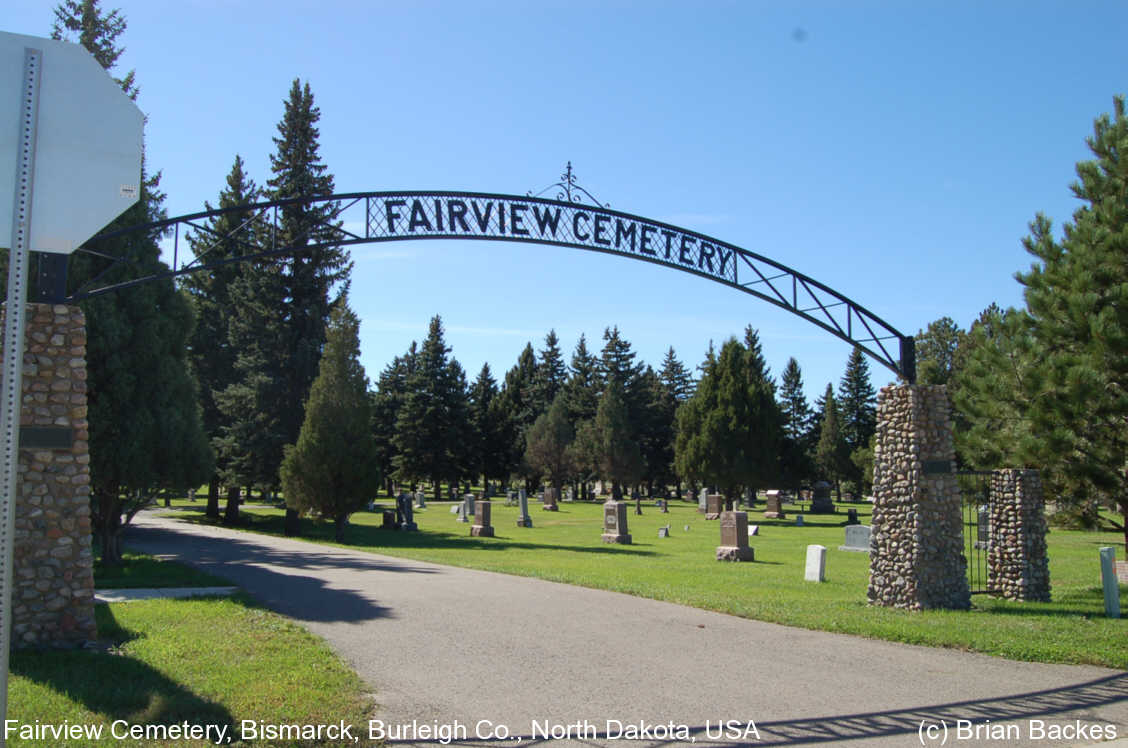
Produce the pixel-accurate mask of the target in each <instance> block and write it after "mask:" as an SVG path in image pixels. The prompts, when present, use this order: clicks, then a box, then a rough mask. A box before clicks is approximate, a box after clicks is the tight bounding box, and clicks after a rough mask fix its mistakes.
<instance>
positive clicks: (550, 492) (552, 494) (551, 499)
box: [541, 486, 560, 512]
mask: <svg viewBox="0 0 1128 748" xmlns="http://www.w3.org/2000/svg"><path fill="white" fill-rule="evenodd" d="M559 493H560V492H559V491H557V490H556V488H555V487H554V486H549V487H548V488H546V489H544V503H543V504H542V505H541V509H543V510H544V511H546V512H556V511H559V510H560V507H558V506H557V505H556V499H557V498H558V496H559Z"/></svg>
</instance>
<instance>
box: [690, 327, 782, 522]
mask: <svg viewBox="0 0 1128 748" xmlns="http://www.w3.org/2000/svg"><path fill="white" fill-rule="evenodd" d="M749 353H750V352H749V349H747V348H745V347H744V346H743V345H742V344H741V343H740V342H739V341H737V340H736V339H735V338H730V339H729V340H728V341H727V342H725V344H724V345H723V346H721V352H720V354H719V355H717V356H714V357H713V358H712V359H710V358H709V357H707V358H706V360H705V362H704V364H703V365H702V369H703V371H704V374H703V376H702V377H701V380H700V381H699V382H698V383H697V392H696V393H694V395H693V396H692V397H691V398H689V400H687V401H686V402H685V403H684V404H683V405H682V406H681V407H680V408H679V409H678V414H677V430H678V435H677V442H676V444H675V450H674V452H675V463H676V465H677V469H678V473H679V474H681V475H682V476H683V477H685V478H688V479H690V480H700V481H703V482H706V483H710V484H713V485H716V486H717V487H718V488H719V489H720V490H721V492H722V493H723V494H724V496H725V504H726V506H727V507H728V508H729V509H731V508H732V506H733V504H734V502H735V501H736V500H737V498H738V497H739V495H740V489H741V488H742V487H747V488H750V489H752V490H756V489H757V488H759V487H762V486H763V485H765V483H767V482H768V481H770V480H773V479H774V478H775V477H776V476H777V474H778V473H777V470H778V468H777V465H776V462H775V456H776V444H777V441H778V433H779V431H778V430H779V416H778V414H777V413H776V412H775V408H774V405H775V403H774V401H771V406H770V407H767V408H765V407H763V403H764V400H763V396H764V394H765V392H766V391H767V390H768V389H769V388H768V386H767V383H766V382H765V381H764V380H763V378H762V376H758V375H753V374H752V373H750V369H751V368H752V366H751V365H753V364H754V361H755V357H754V356H750V355H749ZM757 374H759V373H757ZM770 400H771V398H770V396H769V401H770Z"/></svg>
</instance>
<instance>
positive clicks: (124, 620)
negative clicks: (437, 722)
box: [7, 554, 372, 746]
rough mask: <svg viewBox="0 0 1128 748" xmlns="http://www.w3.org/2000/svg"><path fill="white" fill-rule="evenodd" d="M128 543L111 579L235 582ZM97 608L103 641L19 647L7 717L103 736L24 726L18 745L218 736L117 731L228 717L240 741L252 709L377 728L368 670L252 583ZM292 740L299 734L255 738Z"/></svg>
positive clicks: (260, 714)
mask: <svg viewBox="0 0 1128 748" xmlns="http://www.w3.org/2000/svg"><path fill="white" fill-rule="evenodd" d="M126 555H127V563H126V564H125V565H124V566H123V570H124V571H123V573H122V575H121V576H118V577H109V578H107V577H106V576H105V574H104V572H102V573H101V574H99V575H98V576H97V582H98V585H99V586H102V584H103V583H104V582H106V581H108V580H119V579H125V580H126V581H138V580H141V579H144V580H145V582H144V584H142V585H141V586H186V585H187V586H190V583H191V582H196V583H198V584H204V583H206V584H207V585H212V584H215V583H217V582H218V583H219V584H226V582H225V580H223V579H219V578H217V577H212V576H210V575H207V574H201V573H198V572H195V571H193V570H191V569H188V568H186V567H182V566H181V565H180V564H174V563H169V562H160V561H157V560H156V559H153V558H150V557H145V556H140V555H137V554H126ZM162 581H163V582H168V583H169V584H162V583H161V582H162ZM115 583H116V581H115ZM121 586H126V585H121ZM94 610H95V615H96V617H97V622H98V636H99V639H100V640H101V642H102V644H103V645H105V646H104V647H103V648H102V651H99V650H78V651H76V650H66V651H21V652H14V653H13V654H12V655H11V659H10V663H9V679H8V714H7V718H8V719H9V720H19V722H20V723H21V724H22V725H35V723H36V721H37V720H38V722H39V724H51V725H62V724H69V725H88V726H92V727H95V728H97V727H99V726H100V727H101V728H102V736H101V739H87V738H83V739H81V740H71V741H69V742H68V741H66V740H57V739H55V738H53V737H47V739H46V740H42V739H41V740H23V739H20V737H19V734H18V733H12V734H11V735H10V736H9V745H13V746H20V745H29V746H32V745H34V746H42V745H63V746H65V745H74V746H121V745H166V744H168V745H214V743H209V742H208V741H206V740H204V741H185V740H174V741H169V742H168V743H166V742H164V741H161V740H133V739H127V740H124V741H122V740H118V739H116V738H114V737H113V736H112V734H111V732H110V731H111V729H112V725H113V723H114V722H116V721H118V720H124V721H125V723H126V724H127V725H178V724H181V723H183V722H187V723H189V724H191V725H203V726H207V725H212V726H214V727H215V728H216V729H218V728H221V727H226V728H227V733H226V735H227V736H234V739H235V741H234V742H235V743H237V744H238V742H239V732H238V729H239V726H240V721H241V720H244V719H246V720H262V721H265V722H268V723H286V724H293V723H297V724H336V723H337V722H338V720H342V719H343V720H345V721H346V722H348V723H350V724H353V725H355V726H356V729H354V731H353V734H355V735H363V734H365V733H364V730H363V729H361V728H362V727H364V728H365V729H366V725H367V717H368V713H369V711H370V709H371V706H372V702H371V699H370V697H368V696H367V695H366V693H365V692H366V690H367V689H366V688H365V686H364V684H363V683H362V682H361V680H360V679H359V677H357V675H356V674H355V673H354V672H353V671H352V670H351V669H350V668H348V667H347V666H346V665H345V664H344V663H343V662H342V661H341V660H340V659H339V658H338V657H337V656H336V655H335V654H334V653H333V652H332V651H331V650H330V649H329V648H328V646H327V645H326V644H325V643H324V642H323V641H321V640H320V639H319V638H317V637H315V636H313V635H312V634H310V633H309V632H308V631H306V630H305V629H303V628H301V627H300V626H298V625H296V624H294V623H292V622H290V621H289V620H288V619H286V618H284V617H283V616H280V615H278V614H276V613H272V612H270V611H268V610H266V609H264V608H262V607H260V606H258V605H257V604H255V603H254V602H252V601H251V600H250V598H248V597H247V596H245V595H237V596H235V597H230V598H226V597H225V598H216V597H211V598H193V599H190V600H168V599H165V600H152V601H145V602H131V603H120V604H112V605H96V606H95V608H94ZM121 724H122V723H119V729H120V728H121ZM125 729H128V727H126V728H125ZM215 735H216V733H212V736H213V738H214V737H215ZM40 737H42V736H40ZM292 744H293V745H296V744H297V743H292V742H286V741H276V742H265V741H257V742H255V745H292ZM301 744H302V745H309V743H301ZM326 744H328V741H326Z"/></svg>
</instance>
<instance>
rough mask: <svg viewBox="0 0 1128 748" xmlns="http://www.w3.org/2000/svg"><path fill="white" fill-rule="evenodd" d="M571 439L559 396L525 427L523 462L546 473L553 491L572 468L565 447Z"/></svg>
mask: <svg viewBox="0 0 1128 748" xmlns="http://www.w3.org/2000/svg"><path fill="white" fill-rule="evenodd" d="M574 438H575V432H574V431H573V430H572V424H570V423H569V422H568V411H567V407H566V405H565V403H564V398H563V397H562V396H559V395H558V396H557V397H556V399H555V400H553V401H552V405H551V406H550V407H549V409H548V411H547V412H545V413H542V414H541V415H540V416H539V417H538V418H537V420H536V421H535V422H534V423H533V425H532V427H530V428H529V433H528V438H527V439H526V446H525V461H526V462H528V463H529V465H530V466H532V468H533V469H534V470H535V471H537V472H538V473H541V474H543V475H546V476H547V477H548V480H549V482H551V483H552V485H553V487H555V488H556V490H557V491H560V490H562V489H563V487H564V479H565V478H566V477H567V476H568V474H569V473H570V472H571V470H572V466H571V452H570V450H569V447H570V446H571V444H572V441H573V439H574Z"/></svg>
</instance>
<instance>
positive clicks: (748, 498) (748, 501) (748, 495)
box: [741, 488, 756, 507]
mask: <svg viewBox="0 0 1128 748" xmlns="http://www.w3.org/2000/svg"><path fill="white" fill-rule="evenodd" d="M741 498H742V499H744V506H746V507H751V506H752V505H753V504H755V503H756V497H755V496H753V495H752V489H751V488H746V489H744V493H743V494H741Z"/></svg>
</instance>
